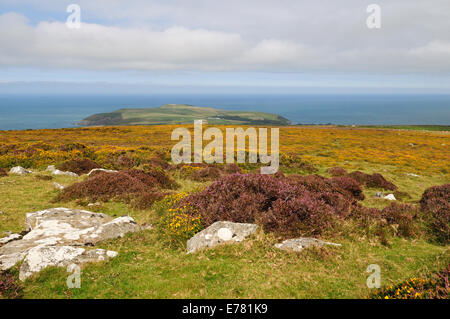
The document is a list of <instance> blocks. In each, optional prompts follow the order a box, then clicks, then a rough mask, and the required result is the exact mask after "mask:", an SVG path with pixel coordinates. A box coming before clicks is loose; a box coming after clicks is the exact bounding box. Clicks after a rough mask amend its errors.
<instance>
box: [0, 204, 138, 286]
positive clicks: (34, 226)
mask: <svg viewBox="0 0 450 319" xmlns="http://www.w3.org/2000/svg"><path fill="white" fill-rule="evenodd" d="M25 228H26V231H27V232H28V233H26V234H25V235H24V236H23V237H22V238H21V239H20V240H13V241H10V242H8V243H7V244H5V245H3V246H2V247H0V270H8V269H9V268H11V267H13V266H14V265H15V264H17V263H18V262H20V261H21V260H22V259H24V258H26V257H27V256H28V254H29V253H30V251H31V250H32V249H33V248H36V250H33V252H36V251H37V252H40V251H41V250H40V249H41V248H42V247H47V248H48V249H47V250H43V251H44V252H47V251H54V252H64V251H67V249H63V250H59V247H62V246H72V248H73V247H77V246H78V247H79V246H91V245H95V244H96V243H97V242H99V241H102V240H107V239H112V238H118V237H122V236H124V235H125V234H126V233H129V232H136V231H138V230H140V227H139V226H138V225H137V224H136V222H135V221H134V220H133V218H131V217H129V216H123V217H119V218H116V219H113V218H112V217H110V216H108V215H105V214H101V213H93V212H89V211H85V210H75V209H68V208H51V209H47V210H43V211H39V212H34V213H28V214H27V216H26V222H25ZM37 247H39V249H37ZM70 251H74V250H70ZM82 254H84V250H83V252H81V253H79V254H76V256H75V257H77V256H81V255H82ZM86 254H91V253H90V252H86ZM38 255H39V254H38ZM83 256H84V255H83ZM75 257H74V258H75ZM30 258H31V257H30ZM33 258H34V257H33ZM80 258H81V257H80ZM31 260H34V259H31ZM58 260H59V259H58ZM63 260H66V258H64V259H63ZM77 260H78V259H77ZM28 261H29V263H31V261H30V259H28ZM58 262H59V261H58ZM50 264H51V263H50ZM30 267H31V266H30ZM24 269H25V268H24ZM30 269H33V267H31V268H30ZM24 271H28V270H24ZM21 276H22V277H23V276H25V277H26V276H27V275H26V274H24V275H21ZM25 277H23V278H25Z"/></svg>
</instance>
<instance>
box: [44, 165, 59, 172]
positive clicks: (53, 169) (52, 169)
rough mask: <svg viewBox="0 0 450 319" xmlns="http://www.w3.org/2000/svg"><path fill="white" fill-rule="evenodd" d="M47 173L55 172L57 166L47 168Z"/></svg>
mask: <svg viewBox="0 0 450 319" xmlns="http://www.w3.org/2000/svg"><path fill="white" fill-rule="evenodd" d="M45 170H46V171H47V172H53V171H55V170H56V167H55V165H49V166H47V168H46V169H45Z"/></svg>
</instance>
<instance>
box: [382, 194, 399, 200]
mask: <svg viewBox="0 0 450 319" xmlns="http://www.w3.org/2000/svg"><path fill="white" fill-rule="evenodd" d="M383 198H384V199H389V200H397V199H396V198H395V196H394V194H389V195H386V196H384V197H383Z"/></svg>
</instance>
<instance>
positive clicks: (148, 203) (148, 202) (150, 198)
mask: <svg viewBox="0 0 450 319" xmlns="http://www.w3.org/2000/svg"><path fill="white" fill-rule="evenodd" d="M163 197H164V194H162V193H160V192H159V191H147V192H145V193H142V194H139V196H135V197H134V198H132V199H131V200H130V201H131V206H132V207H134V208H137V209H148V208H150V207H152V205H153V203H154V202H156V201H158V200H160V199H162V198H163Z"/></svg>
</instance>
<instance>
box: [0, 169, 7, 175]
mask: <svg viewBox="0 0 450 319" xmlns="http://www.w3.org/2000/svg"><path fill="white" fill-rule="evenodd" d="M6 176H8V172H6V170H5V169H3V168H0V177H6Z"/></svg>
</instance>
